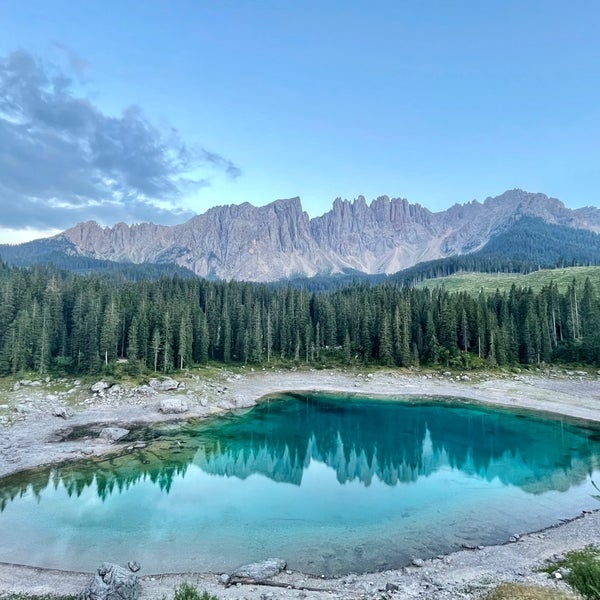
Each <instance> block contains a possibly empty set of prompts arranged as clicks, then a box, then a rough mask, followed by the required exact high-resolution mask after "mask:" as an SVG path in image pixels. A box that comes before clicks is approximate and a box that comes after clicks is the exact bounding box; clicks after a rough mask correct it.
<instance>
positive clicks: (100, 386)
mask: <svg viewBox="0 0 600 600" xmlns="http://www.w3.org/2000/svg"><path fill="white" fill-rule="evenodd" d="M109 387H110V384H108V383H106V381H97V382H96V383H94V385H93V386H92V387H91V388H90V390H92V392H94V393H96V394H99V393H100V392H103V391H104V390H106V389H108V388H109Z"/></svg>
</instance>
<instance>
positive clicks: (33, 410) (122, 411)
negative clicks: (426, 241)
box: [0, 370, 600, 599]
mask: <svg viewBox="0 0 600 600" xmlns="http://www.w3.org/2000/svg"><path fill="white" fill-rule="evenodd" d="M41 387H42V388H43V387H44V386H43V385H42V386H41ZM290 391H299V392H303V391H304V392H317V391H318V392H340V393H348V394H360V395H369V396H376V397H380V398H382V399H385V398H394V397H395V398H399V397H402V398H405V397H406V398H410V397H419V396H420V397H432V398H461V399H465V400H468V401H472V402H475V403H482V404H491V405H496V406H504V407H509V408H518V409H527V410H535V411H541V412H544V413H553V414H558V415H565V416H568V417H571V418H575V419H586V420H593V421H596V422H600V410H598V408H597V407H600V381H599V380H598V378H597V377H596V374H593V375H591V374H586V375H582V374H579V375H578V374H577V373H573V374H568V372H560V373H557V374H550V375H549V374H543V375H542V374H538V375H531V374H507V375H506V376H497V375H494V376H492V375H489V374H481V373H480V374H472V373H468V374H461V373H453V374H449V373H435V372H423V373H419V372H417V373H415V372H412V373H411V372H407V371H399V370H388V371H380V370H377V371H373V372H368V371H363V372H358V371H355V372H343V371H316V370H310V371H308V370H306V371H303V370H298V371H276V370H268V371H258V372H248V373H245V372H243V371H242V372H238V373H233V372H229V371H226V370H223V371H222V372H221V373H219V374H217V375H216V376H215V375H213V376H212V378H210V379H203V378H199V377H197V376H196V377H188V378H186V379H185V390H177V391H174V392H159V393H157V394H156V395H154V394H152V395H149V396H148V397H140V396H135V397H133V398H131V397H127V395H126V394H123V395H122V396H118V397H113V396H111V395H110V394H102V395H100V394H92V393H91V392H87V390H82V391H81V394H79V396H78V398H80V400H79V403H80V404H79V405H75V406H74V408H75V413H74V415H73V416H71V417H70V418H68V419H62V418H60V417H56V416H54V415H53V413H54V412H56V411H55V407H54V405H53V406H52V408H51V410H49V409H48V406H47V404H48V403H47V402H46V401H45V400H44V390H43V389H37V388H36V389H34V388H27V389H24V388H21V389H19V390H18V391H13V392H8V393H7V394H6V396H7V398H8V400H7V401H6V402H8V403H9V406H10V403H12V404H14V405H15V406H18V407H19V409H20V411H21V412H20V413H19V419H20V420H18V421H17V422H16V423H14V424H12V425H9V426H4V427H0V476H6V475H9V474H15V473H18V472H19V471H22V470H25V469H30V468H35V467H39V466H43V465H49V464H59V463H62V462H65V461H71V460H76V459H78V458H83V457H90V456H97V455H102V454H105V453H107V452H115V451H117V452H122V451H123V447H122V446H121V445H119V444H112V443H110V442H107V441H106V440H97V439H94V440H73V441H51V440H59V439H61V436H62V437H64V433H65V432H66V431H68V430H69V429H71V428H73V427H75V426H85V425H89V424H92V423H94V424H96V423H104V424H106V425H111V426H113V425H114V426H116V425H119V426H123V427H127V426H128V425H131V424H134V423H135V424H141V423H158V422H165V421H177V420H181V419H182V418H183V419H188V418H191V417H208V416H213V415H214V416H216V415H219V414H222V413H226V412H228V411H231V410H235V409H238V408H246V407H251V406H253V405H255V404H256V403H257V402H258V401H260V399H261V398H264V397H265V396H268V395H271V394H277V393H282V392H290ZM11 395H12V397H11ZM46 397H47V394H46ZM171 397H173V398H179V399H184V400H185V402H186V403H187V405H188V407H189V410H188V411H187V412H186V413H185V414H163V413H161V412H159V410H158V407H159V405H160V402H161V401H162V400H164V399H165V398H171ZM81 398H83V399H81ZM67 399H68V398H67ZM0 402H4V400H0ZM72 404H73V403H72ZM5 405H6V404H5ZM28 409H29V410H28ZM515 533H516V534H526V532H515ZM540 536H541V537H540ZM599 537H600V513H598V512H597V511H596V512H592V513H586V514H585V515H583V516H582V517H581V518H578V519H575V520H572V521H569V522H568V523H565V524H557V526H556V527H552V528H550V529H548V530H545V531H544V532H537V533H532V534H526V535H521V537H520V538H519V541H518V542H517V543H512V544H511V543H507V544H502V545H499V546H488V547H485V548H484V549H482V550H464V551H460V552H456V553H452V554H450V555H447V556H445V557H442V558H438V559H433V560H429V561H427V560H426V561H424V563H423V565H424V566H423V567H407V568H405V569H400V570H397V571H386V572H385V573H368V574H364V575H356V576H355V575H353V576H348V577H345V578H336V579H321V578H315V577H312V576H308V575H304V574H296V573H292V574H289V575H288V574H286V573H284V574H282V575H280V576H279V577H280V578H283V580H284V581H283V582H284V583H286V585H292V586H294V587H302V585H304V587H324V588H327V589H329V590H332V589H333V590H335V592H312V591H307V592H302V593H303V594H306V596H304V597H306V598H324V597H335V596H333V595H332V594H333V593H335V594H337V595H338V597H343V598H354V597H356V598H359V597H361V596H362V597H380V596H377V594H381V590H385V586H386V583H391V584H392V587H393V586H395V585H400V587H401V592H397V594H398V595H397V596H396V597H402V598H455V597H456V598H458V597H464V598H477V597H479V596H478V595H477V594H479V592H478V591H477V590H481V589H482V588H485V587H487V586H489V581H494V580H496V581H502V580H507V581H513V580H524V581H536V582H538V583H543V584H546V585H552V586H557V585H558V586H560V585H564V584H562V583H560V582H556V581H554V580H552V581H551V580H548V578H547V576H546V575H544V574H539V573H534V572H532V568H533V565H534V564H539V562H540V561H541V560H542V559H544V558H549V557H551V556H552V555H553V554H560V553H563V552H565V551H567V550H569V549H573V548H578V547H582V546H585V545H586V544H589V543H595V542H596V541H597V540H598V539H599ZM534 551H535V554H536V556H532V552H534ZM281 558H284V559H285V558H286V557H281ZM415 558H416V559H419V558H421V557H415ZM107 559H108V560H109V559H110V557H107ZM132 560H135V557H132ZM142 567H143V565H142ZM142 573H143V571H142ZM459 573H461V575H460V576H459ZM34 575H35V576H34ZM89 577H90V576H89V574H87V575H85V574H77V573H64V572H55V571H46V570H44V569H36V568H33V567H23V566H18V565H6V564H1V565H0V594H2V593H3V592H9V591H20V592H29V593H42V592H40V590H42V589H43V590H46V592H43V593H47V592H53V593H59V592H61V593H75V592H78V591H81V588H82V585H81V582H82V581H84V583H85V581H87V580H88V579H89ZM384 580H385V582H384ZM488 580H489V581H488ZM58 581H60V582H61V583H58ZM180 581H190V582H192V583H193V582H195V581H197V582H198V583H199V585H200V588H201V589H203V588H205V589H208V590H209V591H210V593H215V594H217V595H218V596H219V598H237V597H245V598H251V599H258V598H260V597H261V594H264V593H265V591H267V592H268V591H269V590H271V591H272V592H273V593H274V594H275V596H274V597H293V598H296V597H298V593H299V592H298V590H295V589H291V590H285V589H281V590H280V589H279V588H264V587H261V586H243V589H240V588H235V587H232V588H227V589H225V588H223V586H222V585H220V583H219V582H218V579H217V576H216V575H214V574H210V573H207V574H199V573H195V574H185V575H164V576H160V575H158V576H147V577H146V578H145V579H144V583H143V591H142V597H143V598H162V597H163V596H165V595H166V596H167V597H170V596H171V595H172V590H173V587H174V586H176V585H177V582H180ZM301 581H304V582H305V583H304V584H301V583H299V582H301ZM308 581H310V582H312V583H306V582H308ZM396 582H398V583H396ZM435 582H437V583H435ZM486 582H487V583H486ZM371 583H372V584H373V585H371ZM461 586H462V587H461ZM465 586H466V587H469V588H472V589H473V592H472V594H474V595H469V594H471V592H469V593H467V592H464V590H463V592H464V593H463V592H460V590H459V588H460V589H462V588H464V587H465ZM388 587H389V586H388ZM251 588H254V589H251ZM73 590H75V592H73ZM459 592H460V595H458V594H459ZM465 593H467V595H464V594H465ZM288 594H289V596H288ZM340 594H341V595H340ZM388 594H389V595H391V596H394V595H396V592H394V591H393V590H391V592H389V591H388ZM365 595H366V596H365Z"/></svg>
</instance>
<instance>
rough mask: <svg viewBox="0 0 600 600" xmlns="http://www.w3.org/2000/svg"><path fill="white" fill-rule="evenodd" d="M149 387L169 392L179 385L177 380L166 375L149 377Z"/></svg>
mask: <svg viewBox="0 0 600 600" xmlns="http://www.w3.org/2000/svg"><path fill="white" fill-rule="evenodd" d="M150 387H151V388H153V389H155V390H157V391H159V392H169V391H171V390H176V389H177V388H178V387H179V382H178V381H175V379H171V378H170V377H167V378H166V379H151V380H150Z"/></svg>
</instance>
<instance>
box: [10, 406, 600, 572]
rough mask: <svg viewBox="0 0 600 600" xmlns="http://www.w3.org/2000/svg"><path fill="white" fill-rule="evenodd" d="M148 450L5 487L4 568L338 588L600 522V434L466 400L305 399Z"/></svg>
mask: <svg viewBox="0 0 600 600" xmlns="http://www.w3.org/2000/svg"><path fill="white" fill-rule="evenodd" d="M130 439H131V441H132V442H135V441H136V440H144V441H148V442H149V443H148V446H147V447H146V448H144V449H136V450H134V451H131V452H129V453H127V454H125V455H122V456H117V457H110V458H104V459H102V460H94V461H91V460H88V461H85V462H78V463H73V464H70V465H68V466H63V467H59V468H53V469H45V470H36V471H32V472H28V473H24V474H20V475H17V476H12V477H8V478H4V479H0V509H1V512H0V561H6V562H16V563H24V564H31V565H35V566H43V567H53V568H63V569H75V570H93V569H94V568H95V567H96V566H97V565H98V564H99V563H100V562H102V561H104V560H111V561H115V562H119V563H124V562H126V561H127V560H137V561H138V562H140V563H141V564H142V566H143V568H144V572H146V573H148V572H177V571H188V570H195V571H206V570H215V571H223V570H229V569H231V568H234V567H236V566H239V565H240V564H243V563H245V562H249V561H253V560H258V559H260V558H267V557H271V556H278V557H281V558H284V559H286V560H287V561H288V564H289V566H290V568H292V569H301V570H303V571H307V572H311V573H317V574H319V573H324V574H327V575H334V574H342V573H347V572H352V571H370V570H377V569H384V568H394V567H399V566H402V565H405V564H407V563H408V562H410V560H411V559H412V558H414V557H428V556H434V555H437V554H440V553H443V552H448V551H451V550H456V549H458V548H460V546H461V545H462V544H469V545H478V544H491V543H497V542H501V541H505V540H506V539H507V538H508V537H509V536H510V535H512V534H514V533H517V532H525V531H532V530H536V529H540V528H543V527H546V526H549V525H551V524H554V523H556V522H558V521H559V520H560V519H562V518H570V517H574V516H576V515H577V514H579V513H580V512H581V510H583V509H593V508H598V507H600V505H599V504H598V501H597V500H596V499H594V498H593V495H594V494H596V493H597V490H596V489H595V488H594V486H593V484H592V481H593V480H595V479H597V480H599V481H600V477H599V474H598V470H599V469H600V429H598V428H596V427H595V426H592V425H589V424H585V423H576V422H574V421H572V420H569V419H561V418H544V417H540V416H539V415H534V414H531V413H525V412H523V413H518V414H515V413H511V412H509V411H506V410H501V409H492V408H489V407H480V406H473V405H469V404H466V403H464V402H461V401H459V400H457V401H453V402H442V401H440V400H435V401H434V400H420V401H414V400H411V401H390V400H385V401H382V400H370V399H360V398H356V397H348V396H332V395H316V394H313V395H310V396H307V395H299V394H289V395H285V396H281V397H279V398H277V399H271V400H269V401H266V402H264V403H262V404H260V405H259V406H257V407H256V408H254V409H252V410H251V411H246V412H245V413H237V414H232V415H229V416H226V417H219V418H218V419H214V420H210V421H202V422H190V423H187V424H185V425H184V426H173V425H168V426H165V425H163V426H157V427H153V428H142V429H138V430H136V431H134V432H132V434H131V435H130Z"/></svg>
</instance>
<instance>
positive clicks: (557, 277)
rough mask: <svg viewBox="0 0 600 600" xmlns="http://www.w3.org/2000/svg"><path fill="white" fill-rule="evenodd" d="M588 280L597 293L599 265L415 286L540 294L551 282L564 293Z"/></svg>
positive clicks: (445, 279) (482, 275)
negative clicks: (514, 288)
mask: <svg viewBox="0 0 600 600" xmlns="http://www.w3.org/2000/svg"><path fill="white" fill-rule="evenodd" d="M587 278H589V279H590V281H591V282H592V284H593V285H594V286H595V288H596V289H597V290H600V266H595V267H566V268H558V269H541V270H540V271H534V272H532V273H528V274H526V275H523V274H519V273H496V274H493V273H455V274H454V275H449V276H448V277H440V278H438V279H428V280H426V281H422V282H421V283H420V284H418V285H417V287H428V288H434V287H439V286H444V289H445V290H446V291H448V292H468V293H469V294H479V292H480V291H482V290H483V291H484V292H485V293H494V292H495V291H496V290H500V291H501V292H508V291H510V288H511V287H512V285H513V284H514V285H516V286H517V287H524V288H528V287H531V288H532V289H533V291H536V292H537V291H539V290H541V289H542V288H543V287H544V286H547V285H549V284H550V283H556V285H557V286H558V289H559V290H560V291H561V292H564V291H565V290H566V289H567V287H568V286H569V285H570V284H571V283H572V282H573V279H574V280H575V281H576V283H577V284H578V285H580V286H583V284H584V282H585V280H586V279H587Z"/></svg>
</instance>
